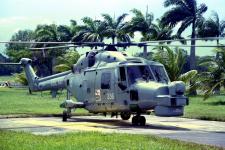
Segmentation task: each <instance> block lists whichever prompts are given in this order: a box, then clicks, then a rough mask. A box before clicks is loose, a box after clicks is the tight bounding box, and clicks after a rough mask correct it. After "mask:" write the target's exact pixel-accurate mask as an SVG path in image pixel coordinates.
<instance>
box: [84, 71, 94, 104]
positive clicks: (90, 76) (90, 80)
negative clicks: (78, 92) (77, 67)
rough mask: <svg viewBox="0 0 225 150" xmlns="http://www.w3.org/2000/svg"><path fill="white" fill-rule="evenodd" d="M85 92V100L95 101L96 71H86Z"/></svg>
mask: <svg viewBox="0 0 225 150" xmlns="http://www.w3.org/2000/svg"><path fill="white" fill-rule="evenodd" d="M82 85H83V91H84V92H83V93H84V100H85V101H89V102H93V101H95V98H94V94H95V93H94V92H95V71H85V72H84V80H83V84H82Z"/></svg>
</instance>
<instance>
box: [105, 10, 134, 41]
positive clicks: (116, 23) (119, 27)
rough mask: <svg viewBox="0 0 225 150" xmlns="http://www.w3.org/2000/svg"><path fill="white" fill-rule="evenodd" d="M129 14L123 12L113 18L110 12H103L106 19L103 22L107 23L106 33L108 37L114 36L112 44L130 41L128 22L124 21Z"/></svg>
mask: <svg viewBox="0 0 225 150" xmlns="http://www.w3.org/2000/svg"><path fill="white" fill-rule="evenodd" d="M126 16H127V14H122V15H120V16H119V17H118V18H116V19H115V18H113V17H111V16H110V15H109V14H102V17H103V18H104V20H103V21H102V23H103V24H104V25H106V29H105V31H104V35H105V36H106V37H108V38H112V44H115V39H117V41H123V42H130V37H129V35H128V34H127V32H126V30H125V29H126V25H127V23H126V22H124V19H125V18H126Z"/></svg>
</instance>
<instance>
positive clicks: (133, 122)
mask: <svg viewBox="0 0 225 150" xmlns="http://www.w3.org/2000/svg"><path fill="white" fill-rule="evenodd" d="M132 125H134V126H137V125H138V116H134V117H133V118H132Z"/></svg>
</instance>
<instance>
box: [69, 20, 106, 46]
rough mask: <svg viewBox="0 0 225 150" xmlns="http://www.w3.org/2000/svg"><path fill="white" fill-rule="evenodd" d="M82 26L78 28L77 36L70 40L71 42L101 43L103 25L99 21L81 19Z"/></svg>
mask: <svg viewBox="0 0 225 150" xmlns="http://www.w3.org/2000/svg"><path fill="white" fill-rule="evenodd" d="M82 21H83V23H84V25H80V26H78V27H77V28H78V30H79V32H78V34H77V35H75V36H74V37H73V38H72V41H82V42H102V41H103V39H104V36H103V32H104V31H105V25H104V24H103V23H102V22H101V21H100V20H93V19H92V18H90V17H84V18H83V19H82Z"/></svg>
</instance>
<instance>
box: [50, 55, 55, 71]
mask: <svg viewBox="0 0 225 150" xmlns="http://www.w3.org/2000/svg"><path fill="white" fill-rule="evenodd" d="M55 65H56V57H55V56H53V57H52V66H51V69H52V70H51V74H55V72H54V67H55Z"/></svg>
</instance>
